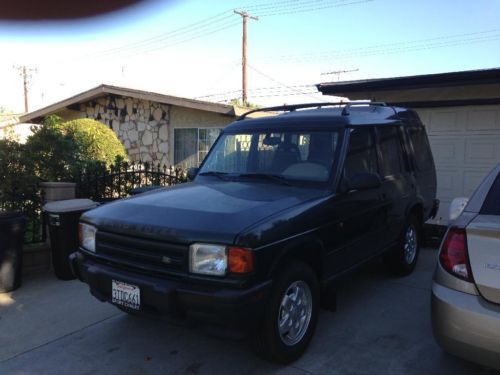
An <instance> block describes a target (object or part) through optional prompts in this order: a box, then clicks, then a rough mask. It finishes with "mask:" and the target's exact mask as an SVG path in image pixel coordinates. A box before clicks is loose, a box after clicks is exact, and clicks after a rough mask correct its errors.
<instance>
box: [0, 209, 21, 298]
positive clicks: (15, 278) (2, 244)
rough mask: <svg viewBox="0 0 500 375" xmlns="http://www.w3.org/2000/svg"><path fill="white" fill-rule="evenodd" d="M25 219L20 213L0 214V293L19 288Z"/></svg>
mask: <svg viewBox="0 0 500 375" xmlns="http://www.w3.org/2000/svg"><path fill="white" fill-rule="evenodd" d="M25 229H26V219H25V217H24V216H23V214H22V213H20V212H4V213H0V292H2V293H4V292H11V291H13V290H15V289H17V288H19V287H20V286H21V282H22V271H23V244H24V231H25Z"/></svg>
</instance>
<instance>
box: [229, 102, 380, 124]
mask: <svg viewBox="0 0 500 375" xmlns="http://www.w3.org/2000/svg"><path fill="white" fill-rule="evenodd" d="M358 105H368V106H371V105H373V106H381V107H387V104H386V103H384V102H369V101H365V102H326V103H305V104H291V105H286V104H285V105H280V106H275V107H265V108H257V109H252V110H251V111H248V112H246V113H244V114H242V115H241V116H240V117H238V118H237V119H236V121H240V120H244V119H245V118H246V117H247V116H248V115H250V114H252V113H256V112H271V111H282V112H294V111H296V110H297V109H302V108H315V107H316V108H318V109H320V108H322V107H332V106H344V109H343V110H342V116H348V115H349V108H350V107H353V106H358Z"/></svg>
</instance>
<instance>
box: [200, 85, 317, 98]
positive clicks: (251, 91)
mask: <svg viewBox="0 0 500 375" xmlns="http://www.w3.org/2000/svg"><path fill="white" fill-rule="evenodd" d="M288 87H290V88H293V89H296V88H313V87H316V85H289V86H288ZM284 90H288V88H286V87H283V86H271V87H256V88H253V89H248V92H249V93H255V92H257V93H258V92H259V91H266V92H275V91H284ZM239 92H241V90H239V89H238V90H231V91H225V92H220V93H214V94H208V95H202V96H197V97H196V98H195V99H202V98H210V97H216V96H224V95H230V94H235V93H239ZM252 96H253V94H252Z"/></svg>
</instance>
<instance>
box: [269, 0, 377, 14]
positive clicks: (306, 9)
mask: <svg viewBox="0 0 500 375" xmlns="http://www.w3.org/2000/svg"><path fill="white" fill-rule="evenodd" d="M372 1H374V0H354V1H353V0H351V1H345V0H344V1H334V2H332V3H331V4H329V5H323V6H316V7H310V6H309V7H295V8H290V9H288V10H284V11H280V10H279V9H278V10H276V11H275V12H270V13H263V14H259V17H271V16H285V15H290V14H298V13H305V12H313V11H316V10H324V9H329V8H339V7H344V6H347V5H356V4H362V3H369V2H372Z"/></svg>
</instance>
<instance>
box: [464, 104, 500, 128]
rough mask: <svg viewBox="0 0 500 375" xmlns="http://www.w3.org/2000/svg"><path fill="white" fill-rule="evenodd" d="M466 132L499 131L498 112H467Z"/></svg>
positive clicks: (490, 109)
mask: <svg viewBox="0 0 500 375" xmlns="http://www.w3.org/2000/svg"><path fill="white" fill-rule="evenodd" d="M465 129H466V130H467V131H473V132H475V131H488V130H494V131H500V110H498V109H493V108H488V109H472V110H470V111H468V115H467V124H466V126H465Z"/></svg>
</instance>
